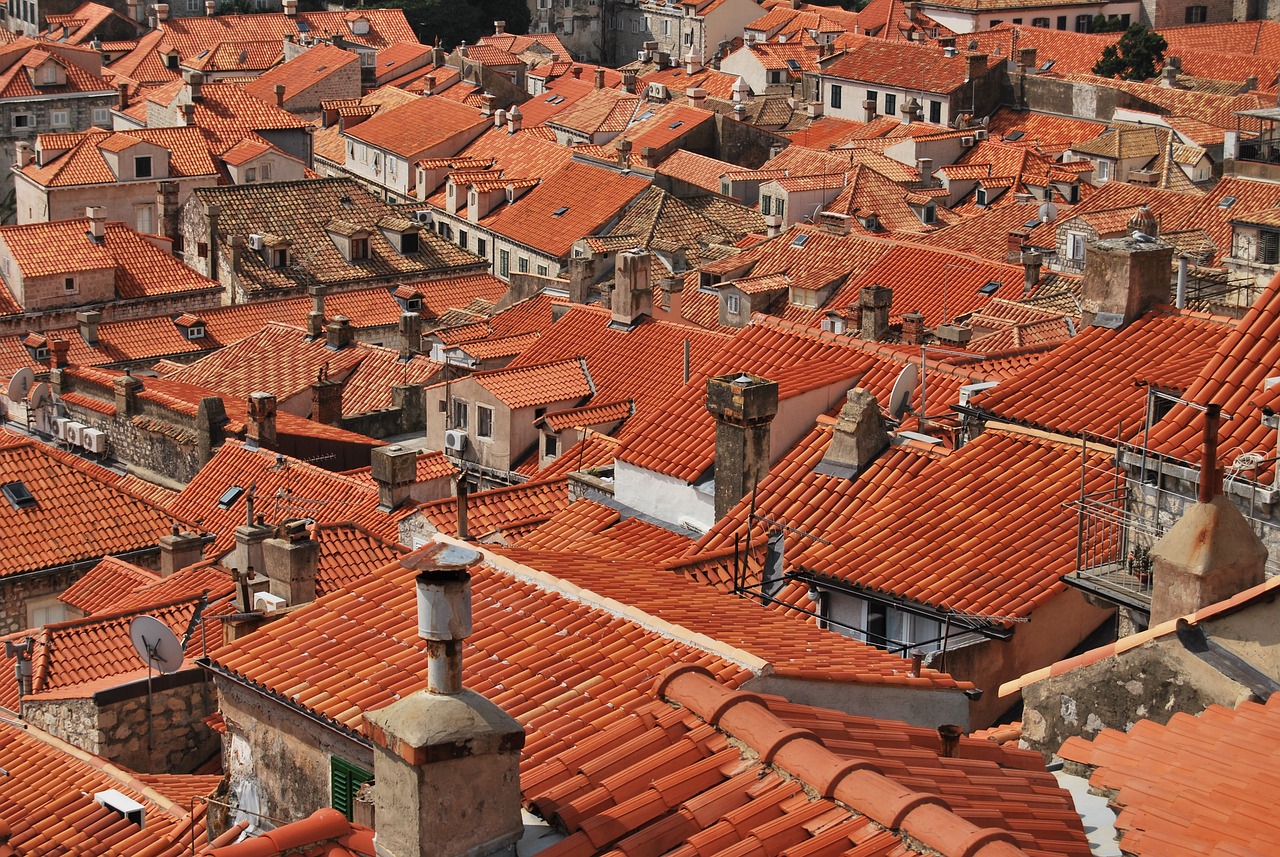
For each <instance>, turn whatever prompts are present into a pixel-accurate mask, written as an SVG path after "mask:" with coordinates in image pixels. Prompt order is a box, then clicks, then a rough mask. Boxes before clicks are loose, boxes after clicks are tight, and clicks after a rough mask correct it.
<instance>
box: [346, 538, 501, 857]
mask: <svg viewBox="0 0 1280 857" xmlns="http://www.w3.org/2000/svg"><path fill="white" fill-rule="evenodd" d="M479 561H480V555H479V554H478V553H476V552H475V551H473V550H470V549H468V548H466V547H463V546H455V545H450V544H432V545H428V546H427V547H424V548H421V549H420V550H417V551H414V552H413V553H411V554H409V555H408V556H406V557H404V558H403V559H402V560H401V565H402V566H403V567H404V568H406V569H411V570H414V571H418V572H419V574H418V576H417V579H416V581H415V587H416V590H417V597H418V635H419V636H421V637H422V638H423V639H424V640H426V649H427V664H426V667H427V688H426V689H425V690H419V691H416V692H415V693H412V694H410V695H408V696H406V697H405V698H403V699H401V700H399V701H397V702H394V703H392V704H391V705H388V706H386V707H385V708H380V709H378V710H377V711H372V712H368V713H366V714H365V720H366V722H367V723H368V724H369V726H370V730H369V731H370V738H371V739H372V740H373V745H374V760H373V776H374V781H375V782H376V783H377V785H376V786H375V787H374V804H375V819H376V821H375V828H376V833H377V840H378V843H377V850H378V854H379V857H456V855H459V854H466V855H475V857H484V855H496V854H504V853H506V854H509V853H511V850H512V849H513V847H514V845H515V843H516V841H517V840H519V839H520V837H521V835H522V834H523V832H524V824H523V822H522V820H521V816H520V770H519V768H520V749H521V748H522V747H523V746H524V730H523V729H522V728H521V726H520V724H519V723H517V722H516V721H515V720H513V719H512V718H511V716H510V715H509V714H507V713H506V712H504V711H503V710H502V709H500V708H498V706H496V705H494V704H493V703H492V702H490V701H489V700H487V699H485V698H484V697H483V696H481V695H480V694H478V693H475V692H474V691H470V690H466V689H465V688H464V687H463V686H462V643H463V640H464V639H465V638H466V637H467V636H468V635H469V634H470V633H471V585H470V574H469V573H468V571H467V569H468V568H470V567H472V566H474V565H476V564H477V563H478V562H479Z"/></svg>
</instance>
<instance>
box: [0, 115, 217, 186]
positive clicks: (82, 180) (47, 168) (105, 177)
mask: <svg viewBox="0 0 1280 857" xmlns="http://www.w3.org/2000/svg"><path fill="white" fill-rule="evenodd" d="M137 141H146V142H148V143H153V144H155V145H158V146H160V147H162V148H164V149H166V150H168V152H169V175H170V176H171V177H172V178H178V179H184V178H195V177H206V178H211V177H216V176H217V175H218V168H217V167H216V166H215V165H214V163H213V159H212V157H210V153H209V146H208V141H207V140H206V139H205V137H204V134H203V132H202V131H200V129H198V128H188V127H182V128H138V129H134V130H130V131H127V132H115V133H112V132H105V131H86V132H84V133H82V134H41V135H40V136H39V137H38V138H37V139H36V148H37V150H41V149H45V150H48V149H52V150H55V151H59V150H66V151H65V152H64V153H62V154H52V155H51V156H49V157H46V158H44V164H43V166H41V165H38V164H36V163H34V162H33V163H31V164H29V165H28V166H26V167H24V168H23V171H22V172H23V174H24V175H25V176H27V178H29V179H31V180H32V181H33V182H35V183H36V184H39V185H41V186H43V187H66V186H70V185H83V184H110V183H113V182H115V181H116V176H115V174H114V173H113V172H112V171H111V168H110V167H109V166H108V165H107V162H106V160H105V159H104V158H103V157H102V154H101V151H102V150H108V151H110V150H112V149H113V148H118V146H119V145H124V144H125V143H129V142H137Z"/></svg>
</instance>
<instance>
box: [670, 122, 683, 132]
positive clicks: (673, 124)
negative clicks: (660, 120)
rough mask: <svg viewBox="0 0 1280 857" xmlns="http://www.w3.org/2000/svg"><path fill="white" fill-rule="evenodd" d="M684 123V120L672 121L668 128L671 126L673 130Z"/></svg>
mask: <svg viewBox="0 0 1280 857" xmlns="http://www.w3.org/2000/svg"><path fill="white" fill-rule="evenodd" d="M683 124H684V122H683V121H676V122H672V123H671V124H670V125H668V126H667V127H668V128H670V129H671V130H672V131H674V130H675V129H677V128H679V127H680V126H681V125H683Z"/></svg>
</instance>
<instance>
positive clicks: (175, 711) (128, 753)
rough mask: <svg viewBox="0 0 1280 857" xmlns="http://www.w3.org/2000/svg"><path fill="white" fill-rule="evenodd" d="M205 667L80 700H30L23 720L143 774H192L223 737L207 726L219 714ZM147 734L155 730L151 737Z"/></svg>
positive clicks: (137, 682)
mask: <svg viewBox="0 0 1280 857" xmlns="http://www.w3.org/2000/svg"><path fill="white" fill-rule="evenodd" d="M215 702H216V697H215V696H214V689H213V684H212V682H210V681H209V680H208V678H207V676H206V674H205V672H204V670H203V669H190V670H185V671H183V672H180V673H173V674H171V675H157V676H156V677H155V678H154V679H153V680H152V693H151V698H150V715H148V696H147V682H146V680H145V679H143V680H141V681H133V682H130V683H128V684H125V685H122V686H121V687H117V688H111V689H108V690H104V691H100V692H99V693H97V694H94V695H93V696H92V697H87V698H82V699H50V700H46V699H30V698H29V699H26V700H24V701H23V703H22V716H23V719H25V720H26V721H27V722H28V723H31V724H33V725H35V726H38V727H39V728H41V729H43V730H45V731H46V732H48V733H50V734H51V735H54V736H55V737H58V738H61V739H62V740H64V741H66V742H68V743H70V744H74V745H75V746H77V747H79V748H80V749H82V750H84V751H85V752H88V753H93V754H95V755H98V756H102V757H103V758H105V759H107V760H109V761H111V762H114V763H115V764H117V765H121V766H123V767H126V768H129V769H131V770H135V771H140V772H143V773H174V774H188V773H191V772H193V771H195V770H196V768H198V767H199V766H201V765H202V764H204V763H205V762H207V761H208V760H209V759H210V758H212V757H213V756H214V755H215V754H216V753H217V752H218V748H219V736H218V733H216V732H214V731H213V730H212V729H211V728H209V726H208V725H207V724H206V723H205V722H204V718H206V717H208V716H209V715H211V714H213V713H214V712H215V711H216V710H217V706H216V704H215ZM149 730H154V731H151V732H150V733H149Z"/></svg>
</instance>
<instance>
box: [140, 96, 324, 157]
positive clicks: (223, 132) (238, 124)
mask: <svg viewBox="0 0 1280 857" xmlns="http://www.w3.org/2000/svg"><path fill="white" fill-rule="evenodd" d="M184 86H185V85H184V84H183V83H182V81H180V80H178V81H174V82H173V83H171V84H168V85H166V86H164V87H161V88H159V89H156V90H152V91H150V92H148V93H147V94H146V96H145V100H146V101H150V102H153V103H155V104H158V105H160V106H162V107H164V108H165V109H176V107H175V105H177V104H180V103H186V101H187V95H186V92H185V90H184ZM201 92H202V96H201V99H200V100H199V101H196V102H194V105H195V112H194V113H193V114H192V121H191V124H192V125H194V126H195V127H197V128H200V129H201V130H202V131H204V133H205V136H206V137H208V139H209V145H210V147H211V148H212V149H213V150H214V151H215V152H224V151H226V150H227V149H230V148H231V147H232V146H234V145H235V144H236V143H239V142H240V141H241V140H243V139H244V138H245V137H248V136H251V135H253V134H254V133H256V132H258V131H285V130H289V129H302V128H306V127H308V123H307V122H306V120H304V119H301V118H299V117H297V116H294V115H293V114H292V113H288V112H286V111H284V110H281V109H280V108H279V107H276V106H275V99H274V97H273V98H272V100H271V103H267V102H265V101H261V100H259V99H257V98H254V97H253V96H252V95H250V94H249V93H247V92H245V91H244V89H243V88H242V87H240V86H238V85H236V84H234V83H205V84H203V86H202V87H201Z"/></svg>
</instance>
